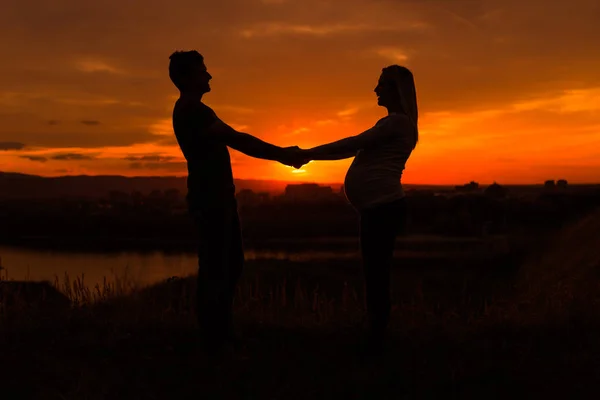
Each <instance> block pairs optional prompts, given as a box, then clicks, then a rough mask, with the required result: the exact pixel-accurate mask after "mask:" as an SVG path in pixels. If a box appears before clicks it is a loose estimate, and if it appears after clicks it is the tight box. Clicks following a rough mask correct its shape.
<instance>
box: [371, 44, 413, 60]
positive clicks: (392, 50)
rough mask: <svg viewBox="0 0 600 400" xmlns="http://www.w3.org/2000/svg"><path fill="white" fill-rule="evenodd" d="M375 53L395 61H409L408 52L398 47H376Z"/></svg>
mask: <svg viewBox="0 0 600 400" xmlns="http://www.w3.org/2000/svg"><path fill="white" fill-rule="evenodd" d="M375 53H377V55H379V56H381V57H383V58H385V59H387V60H388V61H390V62H393V63H404V62H406V61H408V55H407V54H406V52H405V51H404V50H402V49H399V48H396V47H381V48H378V49H376V50H375Z"/></svg>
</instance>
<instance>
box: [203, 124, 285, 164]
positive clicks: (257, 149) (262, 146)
mask: <svg viewBox="0 0 600 400" xmlns="http://www.w3.org/2000/svg"><path fill="white" fill-rule="evenodd" d="M208 134H209V135H210V136H211V137H212V138H214V139H215V140H218V141H220V142H221V143H223V144H225V145H227V146H229V147H231V148H232V149H235V150H237V151H239V152H242V153H244V154H246V155H248V156H250V157H254V158H262V159H264V160H273V161H279V162H283V161H282V160H284V159H286V155H287V153H286V151H285V150H284V149H283V148H281V147H279V146H275V145H273V144H270V143H267V142H264V141H262V140H260V139H259V138H257V137H254V136H252V135H250V134H248V133H244V132H238V131H236V130H235V129H233V128H232V127H230V126H229V125H227V124H226V123H224V122H223V121H221V120H217V121H216V122H215V123H214V124H212V125H211V126H210V128H209V129H208Z"/></svg>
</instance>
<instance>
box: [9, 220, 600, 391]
mask: <svg viewBox="0 0 600 400" xmlns="http://www.w3.org/2000/svg"><path fill="white" fill-rule="evenodd" d="M599 244H600V213H597V214H595V215H591V216H589V217H588V218H586V219H584V220H582V221H580V222H579V223H577V224H575V225H574V226H572V227H570V228H568V229H565V231H564V232H562V233H561V235H560V236H559V237H557V238H556V239H555V241H553V242H551V243H550V244H549V245H548V247H547V250H546V251H545V252H542V253H539V254H534V255H532V256H530V257H529V258H528V259H526V260H525V261H522V262H521V261H520V262H519V265H518V268H516V266H515V265H508V264H506V268H504V269H502V268H501V267H502V262H499V263H498V265H497V266H496V267H497V268H484V267H486V266H483V265H482V268H480V269H478V270H477V269H474V270H473V269H471V270H466V269H465V270H459V269H446V270H444V269H443V268H438V269H431V270H419V269H418V268H412V269H410V270H409V269H407V270H402V269H397V270H396V271H395V272H394V307H393V316H392V322H391V327H390V328H391V338H390V343H389V349H388V352H387V354H386V356H385V358H384V359H383V360H382V361H381V362H379V363H374V364H368V365H363V364H360V363H359V362H358V361H357V359H356V357H355V353H354V345H355V342H356V340H357V339H358V335H359V333H360V326H361V323H362V318H363V302H364V301H363V290H362V284H361V280H360V279H361V275H360V270H359V269H358V266H357V265H348V266H347V268H346V269H340V266H333V265H328V264H327V263H324V264H323V265H314V264H313V265H310V268H309V265H307V264H306V263H286V265H285V268H283V267H284V266H283V265H282V264H281V263H282V261H277V260H274V261H272V262H270V263H267V262H265V263H264V264H262V265H258V264H257V265H256V267H255V268H251V269H248V270H247V271H246V273H245V275H244V277H243V279H242V282H241V284H240V287H239V291H238V293H237V296H236V301H235V310H236V318H237V321H238V328H239V330H240V332H241V333H242V335H243V336H244V337H245V338H246V341H247V346H246V349H245V350H244V351H243V352H241V353H240V354H238V355H236V356H235V357H233V358H230V359H228V360H226V361H225V362H224V363H223V364H222V365H220V366H219V367H214V366H211V365H209V364H208V363H206V360H205V359H204V358H203V355H202V352H201V351H200V348H199V342H198V338H197V329H196V323H195V317H194V313H193V307H191V304H193V302H191V298H192V295H193V292H194V279H193V277H187V278H186V277H184V278H178V279H171V280H168V281H165V282H162V283H160V284H157V285H154V286H152V287H144V288H140V287H136V285H135V284H134V282H130V281H128V280H127V279H126V278H123V277H122V278H121V279H116V280H111V281H106V282H104V283H103V284H102V285H98V286H96V287H89V286H87V285H86V284H85V280H83V279H81V277H79V278H75V279H73V280H70V279H68V277H67V276H65V277H60V279H57V281H56V282H55V285H56V286H57V287H58V288H59V289H60V290H61V291H62V292H63V293H65V294H66V295H67V296H68V298H69V299H70V300H71V302H72V306H71V307H67V308H62V307H58V306H57V307H55V308H49V307H50V306H49V305H47V306H45V307H42V306H30V305H27V304H26V303H25V302H19V301H14V302H8V301H6V298H5V299H4V300H5V301H4V302H2V305H1V306H0V313H1V317H0V318H1V320H0V324H1V325H0V350H1V351H0V372H1V373H0V376H1V377H2V386H1V388H0V391H1V393H2V394H3V398H7V399H13V398H14V399H17V398H31V399H188V398H190V399H191V398H207V399H214V398H244V399H307V398H333V397H334V396H336V397H339V398H347V399H358V398H365V399H377V398H389V399H399V398H410V399H413V398H473V399H475V398H476V399H482V398H488V399H489V398H506V397H507V396H519V397H520V396H523V397H524V396H535V397H536V398H543V397H546V398H561V397H563V398H564V397H567V398H570V399H572V398H597V396H598V389H597V381H598V378H600V314H599V312H600V305H599V299H600V290H598V289H600V285H599V282H600V253H599V252H598V251H597V249H598V245H599ZM506 262H507V263H509V261H506ZM42 304H46V303H42ZM47 304H50V303H47ZM5 394H8V396H6V397H5V396H4V395H5Z"/></svg>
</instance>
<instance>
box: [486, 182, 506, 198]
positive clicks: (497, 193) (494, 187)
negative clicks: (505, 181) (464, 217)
mask: <svg viewBox="0 0 600 400" xmlns="http://www.w3.org/2000/svg"><path fill="white" fill-rule="evenodd" d="M484 194H485V195H486V196H490V197H494V198H503V197H506V195H507V194H508V189H506V188H505V187H504V186H502V185H499V184H498V183H496V182H494V183H492V184H491V185H489V186H488V187H487V188H485V190H484Z"/></svg>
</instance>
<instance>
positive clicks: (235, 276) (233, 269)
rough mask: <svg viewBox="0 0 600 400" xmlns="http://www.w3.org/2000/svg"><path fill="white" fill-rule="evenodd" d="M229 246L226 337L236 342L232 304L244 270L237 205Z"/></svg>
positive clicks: (235, 205) (234, 207) (235, 206)
mask: <svg viewBox="0 0 600 400" xmlns="http://www.w3.org/2000/svg"><path fill="white" fill-rule="evenodd" d="M230 237H231V244H230V246H229V249H230V255H229V280H228V282H227V283H228V287H227V298H226V301H227V321H228V337H229V339H232V340H234V341H235V340H237V338H236V334H235V328H234V324H233V302H234V299H235V294H236V289H237V283H238V281H239V279H240V277H241V275H242V271H243V269H244V245H243V239H242V230H241V224H240V218H239V215H238V212H237V204H234V206H233V218H232V224H231V236H230Z"/></svg>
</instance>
